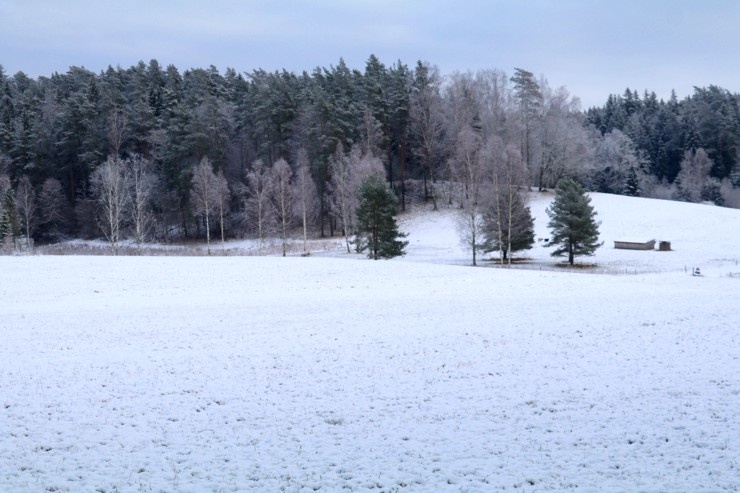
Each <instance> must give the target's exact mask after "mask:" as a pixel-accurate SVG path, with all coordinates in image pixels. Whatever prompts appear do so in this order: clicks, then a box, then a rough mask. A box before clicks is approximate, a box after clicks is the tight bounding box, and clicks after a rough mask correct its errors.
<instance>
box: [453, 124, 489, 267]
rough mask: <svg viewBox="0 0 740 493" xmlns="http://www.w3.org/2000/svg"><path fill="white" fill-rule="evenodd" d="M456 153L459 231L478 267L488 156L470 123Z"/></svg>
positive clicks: (459, 139)
mask: <svg viewBox="0 0 740 493" xmlns="http://www.w3.org/2000/svg"><path fill="white" fill-rule="evenodd" d="M455 154H456V157H455V160H454V161H453V164H454V167H453V173H454V175H453V176H454V179H455V181H456V182H457V183H458V185H459V189H458V200H459V202H460V211H459V215H458V224H457V226H458V232H459V234H460V240H461V242H462V243H463V245H465V246H466V247H467V248H470V250H471V253H472V257H473V265H474V266H475V265H478V264H477V253H478V250H479V249H480V248H481V246H482V242H483V237H482V229H483V216H482V206H483V203H482V199H483V197H482V190H483V187H484V173H483V169H484V168H483V166H484V161H485V157H484V155H483V152H482V149H481V139H480V136H479V135H478V134H477V133H476V132H475V131H474V130H473V129H472V128H471V127H470V126H466V127H464V128H463V129H462V130H461V131H460V133H459V134H458V139H457V145H456V153H455Z"/></svg>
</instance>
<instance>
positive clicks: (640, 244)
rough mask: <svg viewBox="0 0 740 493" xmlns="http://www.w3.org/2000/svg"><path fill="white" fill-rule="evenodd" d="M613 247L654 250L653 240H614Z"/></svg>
mask: <svg viewBox="0 0 740 493" xmlns="http://www.w3.org/2000/svg"><path fill="white" fill-rule="evenodd" d="M614 248H618V249H620V250H655V240H650V241H615V242H614Z"/></svg>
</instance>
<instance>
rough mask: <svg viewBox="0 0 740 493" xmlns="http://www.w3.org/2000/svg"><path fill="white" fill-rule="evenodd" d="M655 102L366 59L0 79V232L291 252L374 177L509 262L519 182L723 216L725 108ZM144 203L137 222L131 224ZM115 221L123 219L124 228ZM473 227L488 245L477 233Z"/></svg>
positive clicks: (74, 71)
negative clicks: (684, 204) (708, 204)
mask: <svg viewBox="0 0 740 493" xmlns="http://www.w3.org/2000/svg"><path fill="white" fill-rule="evenodd" d="M628 96H629V97H628ZM654 99H655V98H653V97H652V96H647V95H646V96H645V97H643V98H637V97H636V95H635V94H634V93H632V92H631V91H630V92H629V93H628V94H625V96H624V97H621V96H620V97H611V98H610V99H609V101H608V102H607V105H606V106H605V107H604V108H592V109H590V110H589V111H588V112H587V113H583V112H582V111H581V109H580V107H579V103H578V100H577V98H575V97H572V96H571V95H570V94H569V93H568V91H567V90H566V89H564V88H558V89H552V88H551V87H550V86H549V84H548V82H547V81H546V80H545V79H544V78H542V77H535V76H534V75H533V74H532V73H530V72H527V71H526V70H522V69H516V70H515V71H514V74H513V76H508V75H507V74H505V73H504V72H502V71H499V70H487V71H479V72H475V73H471V72H465V73H454V74H451V75H449V76H447V77H443V76H442V75H441V74H440V73H439V71H438V70H437V69H436V68H435V67H434V66H432V65H430V64H428V63H422V62H419V63H417V64H416V65H415V66H414V67H413V69H410V68H409V67H407V66H406V65H404V64H403V63H401V62H400V61H399V62H396V63H394V64H393V65H391V66H386V65H384V64H383V63H382V62H381V61H380V60H378V59H377V57H375V56H370V57H369V58H368V60H367V63H366V65H365V67H364V70H362V71H360V70H356V69H350V68H349V67H347V66H346V65H345V63H344V62H343V61H342V60H340V61H339V63H338V64H337V65H336V66H332V67H329V68H316V69H314V70H313V71H311V72H303V73H301V74H295V73H290V72H286V71H281V72H273V73H269V72H265V71H262V70H254V71H252V72H251V73H248V74H238V73H237V72H236V71H234V70H232V69H227V70H226V72H225V73H224V74H221V73H219V71H218V70H216V69H215V68H214V67H210V68H208V69H191V70H187V71H185V72H183V73H181V72H180V71H178V70H177V68H175V67H174V66H172V65H170V66H168V67H166V68H163V67H161V66H160V65H159V63H158V62H157V61H156V60H152V61H151V62H149V63H148V64H145V63H143V62H142V63H139V64H138V65H136V66H133V67H130V68H127V69H122V68H120V67H116V68H113V67H109V68H108V69H107V70H105V71H103V72H101V73H99V74H95V73H92V72H90V71H88V70H85V69H83V68H79V67H72V68H70V70H69V71H68V72H66V73H64V74H57V73H55V74H52V75H51V76H50V77H40V78H38V79H31V78H29V77H27V76H25V75H24V74H23V73H18V74H15V75H13V76H7V75H6V74H4V72H3V71H2V69H1V68H0V177H1V178H0V192H2V196H3V200H2V204H3V206H2V211H5V212H3V216H0V217H7V219H4V220H3V221H4V223H2V224H7V226H1V225H0V232H1V231H3V229H1V228H5V230H7V231H11V230H12V231H11V232H10V233H5V235H6V236H7V235H14V236H15V235H18V236H21V235H22V236H26V237H28V238H34V239H36V240H40V241H51V240H54V239H57V238H61V237H83V238H88V237H96V236H101V235H104V236H105V237H107V238H108V239H109V240H110V241H111V242H112V243H115V244H117V242H118V241H119V240H120V238H121V236H122V235H123V236H130V237H133V238H135V239H136V241H137V242H141V241H147V240H150V239H157V240H160V241H171V240H179V239H185V238H192V237H201V238H204V239H205V240H206V241H207V242H208V243H210V240H211V235H212V234H214V235H220V236H221V238H222V239H223V238H226V237H239V236H244V235H252V236H254V237H257V238H260V239H262V238H264V237H265V235H267V234H272V232H278V233H280V236H282V237H283V238H286V237H287V233H288V232H289V231H290V230H291V229H292V228H294V227H296V226H298V225H300V226H301V227H302V229H303V235H304V238H306V237H307V236H309V235H311V234H312V233H313V232H316V233H317V234H319V235H322V236H331V235H335V234H345V235H347V234H348V233H351V232H352V230H353V227H354V224H353V222H354V221H355V220H356V214H355V211H356V209H357V207H358V202H357V201H358V196H357V194H356V193H354V192H355V191H356V190H358V187H359V185H360V184H361V183H362V182H363V181H364V179H365V178H366V177H367V176H369V175H373V174H375V175H379V176H381V177H382V178H383V179H384V180H385V181H386V182H387V183H388V184H389V186H390V187H391V190H393V192H394V193H395V194H396V195H397V196H398V199H399V206H400V208H401V209H404V208H405V206H406V203H407V201H408V200H409V198H410V197H411V195H410V194H414V196H415V197H419V198H422V199H423V200H426V201H429V202H430V203H431V204H432V207H433V208H435V209H436V208H437V207H439V206H440V205H441V204H447V205H448V206H449V205H454V206H455V207H460V208H461V210H463V211H465V217H467V218H468V219H467V220H465V221H464V222H466V223H467V227H466V228H465V229H466V230H467V231H469V233H470V235H471V236H472V237H473V238H471V239H470V241H471V244H472V245H476V248H477V247H478V245H482V247H483V248H491V247H493V248H499V249H500V250H501V251H502V253H503V255H502V259H503V258H505V257H506V256H507V252H510V251H513V248H514V244H515V243H516V241H517V239H516V234H513V233H515V231H514V227H513V226H514V225H515V224H516V223H517V222H519V220H517V219H516V218H517V217H518V216H517V214H519V215H521V210H522V207H521V206H520V205H518V204H523V198H522V196H520V195H518V193H519V191H520V190H522V189H523V188H522V187H527V186H534V187H536V188H538V189H541V190H542V189H548V188H552V187H554V186H555V184H556V183H558V181H559V180H560V179H562V178H565V177H569V178H575V179H577V180H578V181H579V182H580V183H582V184H584V185H585V186H586V187H587V188H589V189H591V190H597V191H605V192H612V193H629V194H632V195H639V194H656V193H657V192H656V190H659V189H660V187H661V186H662V187H671V193H674V194H675V196H676V198H680V199H683V200H706V198H707V197H710V198H712V199H713V200H715V201H717V202H721V201H722V200H725V202H727V198H728V197H731V196H732V193H734V191H735V188H734V187H735V186H737V185H738V183H736V182H735V181H733V180H735V178H736V176H737V174H738V166H737V137H736V136H737V132H736V129H737V125H736V124H737V120H738V119H737V96H736V95H731V94H729V93H727V92H726V91H721V90H719V89H716V88H710V89H709V90H701V91H700V90H697V94H696V95H695V96H692V97H691V98H687V100H686V101H684V102H678V101H675V98H673V99H672V100H671V101H669V102H665V103H664V102H663V101H654ZM733 104H734V106H733ZM671 115H673V116H671ZM712 115H722V118H723V119H722V120H721V121H720V120H717V119H716V118H715V119H714V120H713V119H712V118H711V117H712ZM669 117H670V118H669ZM688 121H691V122H694V123H692V124H691V125H688V124H687V123H686V122H688ZM677 124H681V125H678V127H677V126H676V125H677ZM684 127H685V128H686V130H685V131H683V130H681V132H679V131H678V130H677V129H678V128H684ZM657 129H660V132H662V133H656V132H658V130H657ZM713 129H721V132H720V133H719V134H717V135H718V136H717V137H716V138H715V134H713V133H712V132H713ZM674 130H675V131H676V132H674ZM676 135H679V137H676ZM680 135H685V137H680ZM656 139H657V140H656ZM657 141H659V142H661V143H662V144H660V146H658V147H657V148H653V147H649V145H651V144H650V143H651V142H657ZM667 163H670V164H667ZM676 163H678V164H676ZM684 170H685V171H684ZM119 176H121V177H122V178H121V179H122V183H120V184H117V182H116V180H117V179H118V177H119ZM661 180H663V182H664V184H663V185H661ZM723 180H724V181H723ZM137 184H138V185H137ZM113 186H121V187H122V190H125V191H126V192H125V193H123V192H122V193H121V197H126V198H125V200H124V199H123V198H122V199H121V200H123V202H122V203H120V204H115V203H106V202H105V201H104V200H103V198H102V197H105V196H106V195H107V194H109V192H108V191H107V190H108V189H107V188H106V187H113ZM137 186H138V187H139V188H138V190H139V191H138V192H137V191H136V190H137ZM297 188H300V189H301V190H303V191H302V192H296V189H297ZM214 190H215V191H214ZM666 193H667V192H666ZM297 196H300V197H302V198H301V199H298V198H296V197H297ZM24 197H25V200H24ZM34 198H35V200H34ZM142 198H145V199H146V200H143V201H142V200H141V199H142ZM288 198H290V200H288ZM137 200H138V201H140V203H139V205H140V207H139V209H140V210H139V214H144V212H145V216H146V217H144V218H143V219H135V218H134V217H133V215H134V210H136V208H137V206H136V203H137ZM301 201H302V205H300V206H298V205H296V204H297V203H299V202H301ZM11 202H12V204H11ZM24 203H25V205H24ZM119 209H120V211H119ZM111 210H112V211H111ZM2 211H0V212H2ZM116 211H119V212H116ZM115 217H123V218H125V220H121V221H120V222H118V223H117V224H118V226H116V227H117V228H118V229H116V227H114V225H113V223H116V220H115ZM16 218H17V219H16ZM24 218H25V219H26V220H24ZM484 219H485V220H484ZM11 223H12V224H11ZM484 223H487V224H488V229H489V230H492V228H493V229H495V230H496V234H495V235H491V234H488V235H486V236H485V237H484V235H482V234H481V232H482V229H481V228H482V227H483V226H484ZM494 226H495V227H494ZM509 231H511V233H512V234H511V237H510V233H509ZM509 243H512V245H511V246H509ZM347 248H348V249H349V248H350V242H349V239H348V241H347ZM474 255H475V253H474Z"/></svg>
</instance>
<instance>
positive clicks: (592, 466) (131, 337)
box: [0, 194, 740, 492]
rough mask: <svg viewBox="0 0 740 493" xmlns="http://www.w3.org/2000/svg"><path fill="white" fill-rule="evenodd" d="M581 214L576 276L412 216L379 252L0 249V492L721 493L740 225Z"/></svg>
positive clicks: (719, 216) (695, 212) (732, 457)
mask: <svg viewBox="0 0 740 493" xmlns="http://www.w3.org/2000/svg"><path fill="white" fill-rule="evenodd" d="M548 200H549V197H548V196H547V195H537V196H536V197H535V199H534V200H533V201H532V204H531V206H532V210H533V213H534V214H535V216H536V218H537V223H536V228H537V234H538V236H540V237H544V236H546V235H547V228H546V216H545V215H544V209H545V207H546V206H547V202H548ZM593 204H594V206H595V207H596V209H597V211H598V212H599V217H600V219H601V220H602V227H601V231H602V239H603V240H604V241H605V242H606V243H605V246H604V247H603V248H602V249H600V250H599V251H598V252H597V254H596V256H595V257H593V258H588V259H585V260H584V261H587V262H589V263H596V264H597V265H598V268H597V269H594V270H592V272H596V273H594V274H593V275H585V274H583V273H581V272H583V271H580V272H577V273H574V272H570V271H567V270H563V269H556V268H554V267H553V265H554V263H555V262H556V260H554V259H552V258H550V257H549V250H547V249H546V248H544V247H542V246H541V244H539V243H538V245H537V246H536V248H535V249H533V250H532V251H531V252H528V253H527V254H526V255H527V257H528V258H529V259H530V263H529V267H530V268H528V269H526V270H524V269H498V268H491V267H490V266H491V265H492V264H491V263H490V262H489V263H488V264H487V265H488V266H489V268H478V269H473V268H469V267H463V266H461V265H455V264H467V263H469V259H468V256H467V253H466V252H465V251H464V250H463V249H462V248H461V247H460V246H459V242H458V241H457V236H456V233H455V230H454V217H453V212H451V211H449V210H443V211H440V212H438V213H427V212H425V211H423V210H422V209H420V208H417V209H416V210H414V211H413V212H410V213H408V214H406V215H404V216H402V217H401V224H402V228H403V229H405V230H406V231H408V232H409V234H410V235H409V238H408V239H409V240H410V245H409V253H408V255H407V256H406V257H405V258H403V259H394V260H392V261H369V260H364V259H362V258H361V257H359V256H357V255H354V254H352V255H348V254H346V253H342V249H341V243H339V242H337V243H336V248H334V247H331V248H328V250H329V251H328V252H325V253H322V254H320V255H313V256H311V257H307V258H303V257H299V256H295V257H289V258H280V257H236V256H226V257H210V258H209V257H154V256H148V257H147V256H144V257H117V258H116V257H102V256H96V257H89V256H88V257H81V256H65V257H57V256H26V257H0V272H2V277H1V278H0V389H2V393H1V394H0V436H2V440H0V491H12V492H15V491H32V492H36V491H69V492H76V491H105V492H114V491H119V492H124V491H154V492H160V491H168V492H169V491H183V492H186V491H187V492H202V491H213V492H221V491H256V492H265V491H296V492H298V491H378V492H380V491H383V492H391V491H435V492H438V491H474V492H475V491H481V492H488V491H567V490H579V491H737V489H738V487H740V482H738V477H740V475H739V472H738V467H740V464H739V463H738V459H737V458H738V457H740V378H738V375H740V333H739V332H738V326H740V311H739V310H738V300H740V279H739V278H737V277H735V276H736V275H738V273H740V266H738V264H737V263H738V260H740V254H738V249H737V246H736V244H737V243H738V241H740V227H739V226H740V211H734V210H729V209H720V208H716V207H709V206H699V205H690V204H680V203H675V202H662V201H653V200H645V199H628V198H625V197H613V196H607V195H598V194H596V195H594V196H593ZM632 238H636V239H643V238H644V239H646V240H647V239H652V238H655V239H657V240H669V241H671V243H672V245H673V248H674V250H675V251H672V252H658V251H654V252H630V251H624V250H614V249H613V243H611V242H613V241H614V240H618V239H632ZM445 264H448V265H445ZM684 266H686V267H689V268H690V267H691V266H700V267H701V268H702V270H703V271H704V272H705V275H704V276H703V277H693V276H691V275H690V274H688V273H686V272H684ZM540 268H542V270H540ZM624 274H629V275H624Z"/></svg>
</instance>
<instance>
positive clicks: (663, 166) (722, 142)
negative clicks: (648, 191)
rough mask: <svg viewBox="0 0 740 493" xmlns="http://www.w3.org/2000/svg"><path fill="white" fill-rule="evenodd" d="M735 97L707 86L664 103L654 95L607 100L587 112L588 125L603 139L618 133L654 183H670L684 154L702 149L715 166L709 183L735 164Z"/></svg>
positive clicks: (738, 121) (738, 130)
mask: <svg viewBox="0 0 740 493" xmlns="http://www.w3.org/2000/svg"><path fill="white" fill-rule="evenodd" d="M739 103H740V96H739V95H738V94H732V93H730V92H729V91H727V90H725V89H721V88H719V87H717V86H713V85H710V86H709V87H708V88H699V87H695V88H694V94H693V95H691V96H689V97H687V98H685V99H684V100H682V101H679V100H678V98H677V97H676V95H675V93H672V95H671V98H670V99H669V100H668V101H663V100H658V98H657V96H656V95H655V93H648V92H647V91H645V94H644V96H643V97H642V98H640V97H639V94H638V93H637V91H631V90H629V89H628V90H626V91H625V93H624V95H622V96H619V95H611V96H609V99H608V100H607V102H606V105H605V106H603V107H601V108H591V109H589V110H588V112H587V118H588V121H589V123H591V124H593V125H594V126H595V127H596V128H598V129H599V131H600V132H601V133H602V135H604V134H607V133H609V132H611V131H612V130H614V129H618V130H621V131H622V132H624V133H625V134H626V135H627V136H629V137H630V138H631V139H632V140H633V142H634V143H635V145H636V147H637V150H638V151H639V152H640V153H641V155H644V156H645V157H646V159H647V163H648V168H647V169H646V171H648V172H649V173H650V174H652V175H654V176H655V177H656V178H658V179H659V180H662V179H664V178H665V179H667V180H668V181H669V182H671V183H672V182H673V181H674V180H675V179H676V177H677V176H678V173H679V171H680V167H681V160H682V159H683V155H684V152H685V151H691V150H695V149H699V148H703V149H705V150H706V151H707V153H708V155H709V158H710V159H711V160H712V162H713V163H714V166H713V168H712V170H711V174H712V177H714V178H717V179H719V180H722V179H724V178H727V177H729V176H731V174H732V170H733V168H734V167H735V166H737V163H738V161H739V160H740V154H739V153H738V151H740V104H739Z"/></svg>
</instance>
